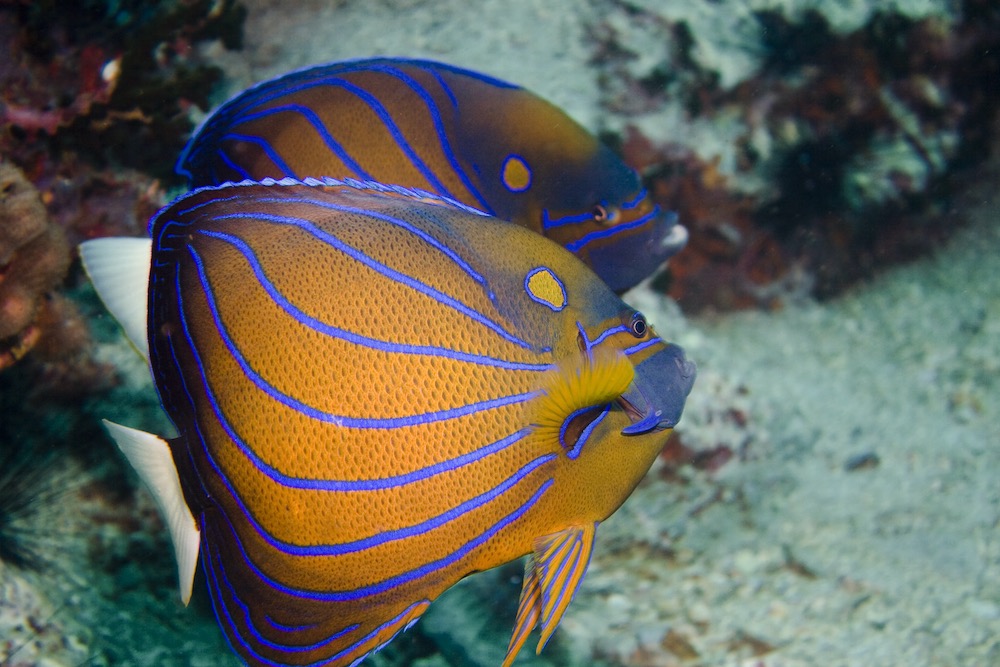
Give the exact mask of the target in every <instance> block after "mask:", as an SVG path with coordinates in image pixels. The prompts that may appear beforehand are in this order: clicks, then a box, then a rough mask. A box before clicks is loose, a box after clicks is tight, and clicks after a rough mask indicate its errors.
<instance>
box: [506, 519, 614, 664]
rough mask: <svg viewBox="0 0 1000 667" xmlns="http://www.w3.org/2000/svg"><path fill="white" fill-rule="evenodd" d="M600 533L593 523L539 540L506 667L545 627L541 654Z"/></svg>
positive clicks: (530, 561) (527, 573)
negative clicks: (526, 643) (532, 635)
mask: <svg viewBox="0 0 1000 667" xmlns="http://www.w3.org/2000/svg"><path fill="white" fill-rule="evenodd" d="M596 533H597V524H596V523H592V524H587V525H585V526H572V527H570V528H566V529H565V530H561V531H559V532H558V533H553V534H552V535H545V536H543V537H539V538H538V539H536V540H535V552H534V553H533V554H532V555H531V556H529V557H528V562H527V563H526V565H525V570H524V583H523V585H522V587H521V600H520V602H519V603H518V607H517V618H516V619H515V621H514V632H513V634H512V635H511V638H510V642H509V643H508V644H507V655H506V657H505V658H504V661H503V665H502V667H510V665H511V664H513V662H514V658H516V657H517V654H518V651H520V650H521V647H522V646H523V645H524V642H525V641H527V639H528V635H529V634H530V633H531V631H532V630H533V629H534V628H535V626H536V625H538V626H540V627H541V629H542V634H541V638H540V639H539V640H538V647H537V648H536V649H535V653H541V651H542V648H544V647H545V644H546V642H548V641H549V638H550V637H552V633H553V632H555V630H556V627H557V626H558V625H559V621H560V620H561V619H562V616H563V613H564V612H565V611H566V608H567V607H569V603H570V602H571V601H572V600H573V595H574V594H575V593H576V589H577V588H579V586H580V582H581V581H583V575H584V574H585V573H586V571H587V565H588V564H589V563H590V555H591V553H592V552H593V549H594V536H595V535H596Z"/></svg>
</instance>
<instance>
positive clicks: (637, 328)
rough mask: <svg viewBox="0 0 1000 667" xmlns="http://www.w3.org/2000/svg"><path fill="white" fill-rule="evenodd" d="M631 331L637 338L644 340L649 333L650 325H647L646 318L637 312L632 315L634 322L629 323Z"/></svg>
mask: <svg viewBox="0 0 1000 667" xmlns="http://www.w3.org/2000/svg"><path fill="white" fill-rule="evenodd" d="M628 326H629V329H630V330H631V331H632V335H633V336H635V337H636V338H642V337H643V336H645V335H646V332H647V331H649V325H648V324H646V318H645V317H643V315H642V313H640V312H635V313H633V314H632V320H631V321H630V322H629V325H628Z"/></svg>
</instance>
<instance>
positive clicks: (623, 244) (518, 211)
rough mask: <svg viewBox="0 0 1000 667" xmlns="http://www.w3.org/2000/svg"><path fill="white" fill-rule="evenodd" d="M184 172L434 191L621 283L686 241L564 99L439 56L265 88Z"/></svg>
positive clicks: (340, 67)
mask: <svg viewBox="0 0 1000 667" xmlns="http://www.w3.org/2000/svg"><path fill="white" fill-rule="evenodd" d="M177 171H178V173H180V174H182V175H186V176H187V177H188V178H189V179H190V181H191V184H192V186H195V187H198V186H203V185H216V184H219V183H223V182H225V181H239V180H242V179H247V178H249V179H254V180H259V179H262V178H265V177H272V178H282V177H294V178H299V179H301V178H305V177H316V178H319V177H323V176H330V177H335V178H356V179H361V180H374V181H379V182H382V183H393V184H397V185H403V186H406V187H410V188H416V189H421V190H426V191H428V192H431V193H434V194H437V195H440V196H443V197H449V198H452V199H456V200H458V201H461V202H463V203H465V204H468V205H469V206H473V207H476V208H478V209H480V210H482V211H484V212H486V213H488V214H490V215H494V216H497V217H499V218H502V219H504V220H509V221H513V222H515V223H517V224H520V225H523V226H525V227H528V228H530V229H533V230H535V231H536V232H539V233H542V234H544V235H546V236H548V237H549V238H551V239H553V240H554V241H556V242H557V243H559V244H560V245H562V246H564V247H566V248H567V249H568V250H570V251H571V252H573V253H574V254H576V255H577V257H579V258H580V259H582V260H583V261H584V262H585V263H587V264H588V265H589V266H590V267H591V268H593V269H594V271H595V272H596V273H597V274H598V275H599V276H600V277H601V278H602V279H603V280H604V281H605V282H607V283H608V284H609V285H610V286H611V288H612V289H614V290H615V291H618V292H621V291H624V290H626V289H628V288H629V287H632V286H633V285H635V284H636V283H638V282H639V281H640V280H642V279H643V278H645V277H646V276H648V275H650V274H652V273H653V272H654V271H656V269H657V268H658V267H660V266H661V265H662V264H663V262H664V261H666V260H667V259H668V258H669V257H670V256H671V255H673V254H675V253H676V252H677V251H679V250H680V249H681V248H682V247H683V246H684V244H685V242H686V240H687V232H686V230H685V229H684V227H682V226H680V225H678V224H677V216H676V215H675V214H674V213H673V212H667V211H663V210H661V209H660V207H659V206H658V205H657V204H655V203H654V202H653V201H652V199H651V198H650V197H649V195H648V194H647V193H646V191H645V190H644V189H643V188H642V184H641V183H640V180H639V177H638V176H637V174H636V173H635V172H634V171H633V170H632V169H630V168H628V167H627V166H626V165H625V164H624V163H623V162H622V161H621V160H620V159H619V158H618V157H617V156H616V155H615V154H614V153H613V152H612V151H611V150H610V149H608V148H607V147H606V146H604V145H602V144H601V143H600V142H599V141H598V140H597V139H596V138H595V137H594V136H593V135H592V134H590V133H589V132H587V131H586V130H585V129H584V128H583V127H581V126H580V125H579V124H578V123H576V122H575V121H573V120H572V119H571V118H570V117H569V116H567V115H566V114H565V113H564V112H563V111H561V110H560V109H559V108H557V107H556V106H554V105H552V104H550V103H548V102H546V101H545V100H543V99H541V98H540V97H538V96H537V95H534V94H532V93H530V92H528V91H526V90H524V89H523V88H520V87H518V86H515V85H513V84H510V83H507V82H504V81H500V80H498V79H494V78H492V77H489V76H485V75H483V74H479V73H477V72H473V71H469V70H464V69H460V68H457V67H452V66H450V65H445V64H442V63H437V62H433V61H428V60H408V59H401V58H377V59H371V60H352V61H345V62H337V63H332V64H327V65H320V66H315V67H310V68H308V69H304V70H300V71H296V72H292V73H290V74H286V75H284V76H281V77H278V78H276V79H272V80H270V81H265V82H263V83H260V84H257V85H256V86H253V87H252V88H250V89H248V90H246V91H244V92H243V93H241V94H239V95H237V96H236V97H235V98H233V99H231V100H230V101H228V102H226V103H225V104H224V105H222V106H221V107H220V108H219V109H217V110H216V111H215V112H214V113H213V114H212V115H211V116H210V117H209V118H208V119H207V120H206V121H205V122H204V123H203V124H202V126H201V127H200V128H199V130H198V131H197V132H196V133H195V135H194V137H193V138H192V139H191V141H190V142H189V144H188V146H187V147H186V148H185V150H184V153H183V154H182V155H181V158H180V160H179V161H178V164H177Z"/></svg>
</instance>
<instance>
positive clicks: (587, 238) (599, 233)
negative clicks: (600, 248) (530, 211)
mask: <svg viewBox="0 0 1000 667" xmlns="http://www.w3.org/2000/svg"><path fill="white" fill-rule="evenodd" d="M659 215H660V207H659V205H657V206H654V207H653V210H652V211H650V212H649V213H647V214H646V215H644V216H642V217H639V218H636V219H635V220H633V221H632V222H626V223H624V224H621V225H615V226H614V227H608V228H607V229H598V230H596V231H593V232H590V233H589V234H584V235H583V236H581V237H580V238H578V239H577V240H575V241H573V242H572V243H567V244H566V249H567V250H569V251H570V252H576V251H578V250H579V249H580V248H582V247H583V246H585V245H587V244H588V243H592V242H594V241H598V240H600V239H604V238H608V237H610V236H615V235H616V234H621V233H624V232H627V231H629V230H632V229H635V228H637V227H642V226H643V225H645V224H646V223H647V222H649V221H650V220H653V219H654V218H656V217H658V216H659Z"/></svg>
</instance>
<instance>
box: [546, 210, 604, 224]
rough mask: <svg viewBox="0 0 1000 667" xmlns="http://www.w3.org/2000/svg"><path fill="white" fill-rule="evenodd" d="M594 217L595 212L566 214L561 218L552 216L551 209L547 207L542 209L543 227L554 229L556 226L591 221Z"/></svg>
mask: <svg viewBox="0 0 1000 667" xmlns="http://www.w3.org/2000/svg"><path fill="white" fill-rule="evenodd" d="M593 219H594V214H593V213H590V212H587V213H574V214H573V215H564V216H563V217H561V218H550V217H549V210H548V209H547V208H544V209H542V229H553V228H555V227H565V226H566V225H577V224H580V223H581V222H591V221H592V220H593Z"/></svg>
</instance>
